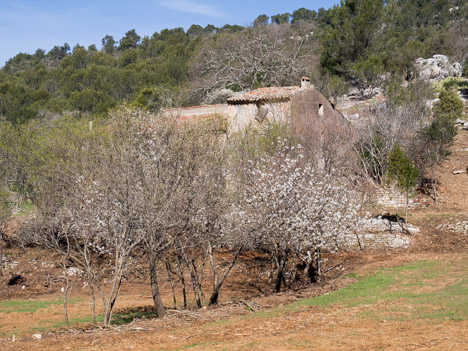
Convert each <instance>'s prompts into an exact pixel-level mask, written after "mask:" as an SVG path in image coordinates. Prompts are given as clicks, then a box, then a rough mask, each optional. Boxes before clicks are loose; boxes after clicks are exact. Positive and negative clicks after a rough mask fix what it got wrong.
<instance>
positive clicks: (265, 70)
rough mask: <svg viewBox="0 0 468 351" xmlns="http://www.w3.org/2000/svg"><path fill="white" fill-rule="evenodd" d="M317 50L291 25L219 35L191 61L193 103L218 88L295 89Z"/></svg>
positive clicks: (261, 27) (310, 40)
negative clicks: (280, 87) (270, 87)
mask: <svg viewBox="0 0 468 351" xmlns="http://www.w3.org/2000/svg"><path fill="white" fill-rule="evenodd" d="M317 48H318V44H317V42H316V41H315V40H314V39H313V37H312V36H311V35H310V32H308V31H306V30H305V29H302V30H301V28H295V29H293V28H292V27H291V26H290V25H289V24H285V25H278V26H257V27H252V28H247V29H245V30H243V31H242V32H239V33H223V34H221V35H217V36H216V37H213V38H211V39H209V40H206V42H205V43H204V44H203V45H202V47H201V48H200V50H199V53H198V55H196V57H195V58H194V59H193V60H192V63H191V67H190V76H191V81H192V82H193V85H192V87H191V90H192V93H191V95H192V100H193V101H194V102H195V101H201V100H203V99H204V98H205V96H207V95H208V93H210V92H211V91H213V90H215V89H219V88H232V89H237V90H251V89H253V88H257V87H259V86H285V85H295V84H296V81H297V77H300V76H301V75H304V74H305V73H307V72H308V70H309V68H310V67H311V65H312V64H313V62H316V61H317V56H316V55H317Z"/></svg>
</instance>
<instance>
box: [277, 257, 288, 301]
mask: <svg viewBox="0 0 468 351" xmlns="http://www.w3.org/2000/svg"><path fill="white" fill-rule="evenodd" d="M278 261H279V264H278V273H277V275H276V280H275V289H274V292H275V293H278V292H280V291H281V283H282V282H283V281H284V280H285V279H284V269H285V268H286V264H287V263H288V253H287V252H285V253H284V254H283V257H281V258H280V259H279V260H278Z"/></svg>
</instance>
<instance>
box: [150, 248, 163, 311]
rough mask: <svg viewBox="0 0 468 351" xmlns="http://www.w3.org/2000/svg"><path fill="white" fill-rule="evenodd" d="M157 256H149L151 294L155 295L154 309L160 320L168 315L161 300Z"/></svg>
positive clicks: (152, 254)
mask: <svg viewBox="0 0 468 351" xmlns="http://www.w3.org/2000/svg"><path fill="white" fill-rule="evenodd" d="M156 264H157V261H156V255H155V254H154V253H151V254H150V255H149V272H150V280H151V294H152V295H153V302H154V307H156V313H157V314H158V317H159V318H162V317H164V315H165V314H166V309H165V308H164V305H163V303H162V300H161V295H160V293H159V284H158V272H157V267H156Z"/></svg>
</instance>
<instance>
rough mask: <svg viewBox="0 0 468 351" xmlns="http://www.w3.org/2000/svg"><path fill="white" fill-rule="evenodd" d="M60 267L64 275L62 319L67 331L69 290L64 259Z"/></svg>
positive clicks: (68, 323) (68, 322)
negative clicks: (63, 318)
mask: <svg viewBox="0 0 468 351" xmlns="http://www.w3.org/2000/svg"><path fill="white" fill-rule="evenodd" d="M62 267H63V274H64V275H65V288H64V291H63V312H64V315H65V316H64V317H65V325H66V326H67V329H70V321H69V319H68V289H69V288H70V281H69V277H68V271H67V265H66V259H65V258H63V261H62Z"/></svg>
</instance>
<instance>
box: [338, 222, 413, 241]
mask: <svg viewBox="0 0 468 351" xmlns="http://www.w3.org/2000/svg"><path fill="white" fill-rule="evenodd" d="M359 227H360V230H359V232H357V233H346V234H343V235H342V236H341V237H340V238H339V241H340V244H341V245H343V246H344V247H348V248H350V249H402V248H407V247H408V246H409V245H410V243H411V236H412V235H413V234H415V233H418V232H419V228H418V227H415V226H413V225H411V224H408V225H407V224H405V223H403V222H402V221H401V220H400V221H396V222H395V221H393V220H389V219H387V218H384V217H382V216H379V217H377V218H365V219H363V220H361V221H360V226H359Z"/></svg>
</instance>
